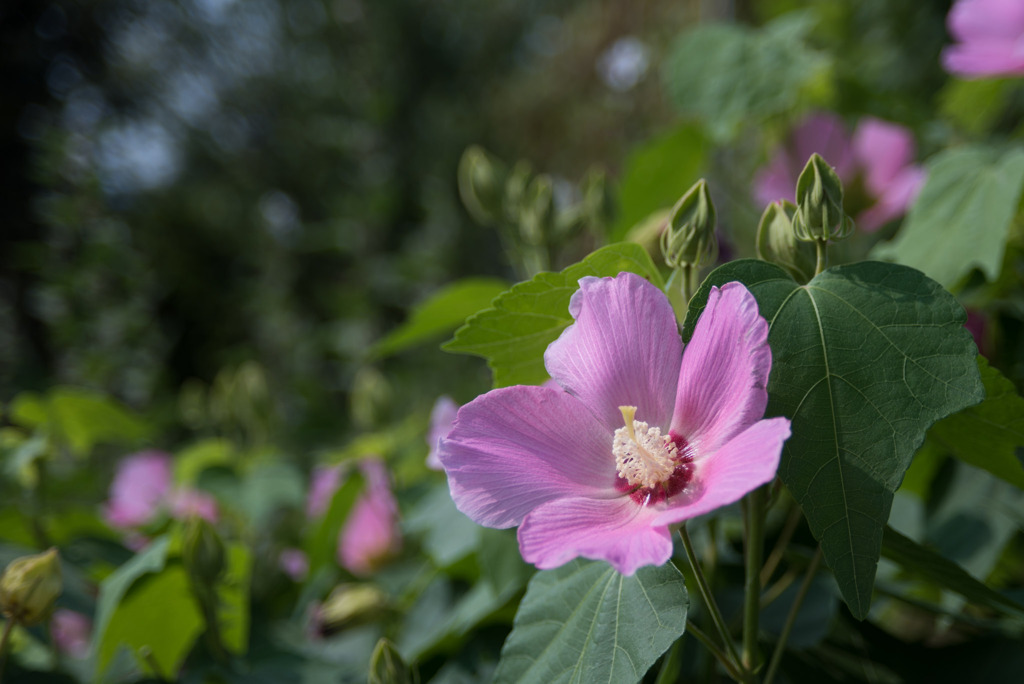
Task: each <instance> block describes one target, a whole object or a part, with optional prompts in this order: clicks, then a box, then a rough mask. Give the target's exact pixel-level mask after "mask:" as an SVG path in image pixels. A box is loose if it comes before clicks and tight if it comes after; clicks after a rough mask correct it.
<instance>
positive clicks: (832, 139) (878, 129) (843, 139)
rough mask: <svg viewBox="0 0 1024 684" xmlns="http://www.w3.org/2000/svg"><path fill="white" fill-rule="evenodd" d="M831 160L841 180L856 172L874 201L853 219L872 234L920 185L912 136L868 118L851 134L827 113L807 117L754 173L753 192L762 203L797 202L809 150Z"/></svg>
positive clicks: (903, 208)
mask: <svg viewBox="0 0 1024 684" xmlns="http://www.w3.org/2000/svg"><path fill="white" fill-rule="evenodd" d="M814 152H817V153H818V154H820V155H821V156H822V157H824V158H825V160H826V161H827V162H828V163H829V164H832V165H833V166H834V168H835V170H836V173H837V174H838V175H839V178H840V179H841V180H842V181H843V183H846V184H849V183H851V182H852V181H853V180H854V179H855V178H857V176H858V175H860V177H861V178H863V181H864V188H865V190H866V191H867V193H868V194H869V195H870V196H871V199H873V200H874V204H872V205H871V206H869V207H867V208H865V209H864V210H863V211H861V212H860V213H859V214H857V217H856V219H855V221H856V223H857V227H858V228H860V229H861V230H864V231H867V232H869V233H873V232H875V231H876V230H878V229H879V228H881V227H882V226H883V225H885V224H886V223H888V222H889V221H891V220H893V219H895V218H898V217H900V216H902V215H903V214H904V213H906V211H907V208H908V207H909V206H910V205H911V204H913V202H914V199H916V197H917V193H918V191H919V190H920V189H921V186H922V185H923V184H924V180H925V171H924V169H923V168H922V167H920V166H918V165H916V164H914V163H913V162H914V155H915V153H916V148H915V145H914V136H913V135H912V134H911V132H910V131H909V130H907V129H906V128H904V127H903V126H900V125H898V124H894V123H889V122H887V121H882V120H881V119H875V118H872V117H866V118H864V119H862V120H861V122H860V123H859V124H858V126H857V130H856V131H854V134H853V137H852V139H851V138H850V136H848V135H847V133H846V129H845V128H844V126H843V122H842V120H841V119H840V118H839V117H837V116H835V115H834V114H829V113H817V114H812V115H811V116H809V117H807V119H805V120H804V122H803V123H801V124H800V125H799V126H798V127H797V128H796V129H795V130H794V131H793V133H792V135H791V136H790V139H789V140H788V141H787V143H786V144H785V145H784V146H782V147H780V148H779V150H778V151H777V152H776V153H775V156H773V157H772V159H771V160H770V161H769V162H768V164H767V165H766V166H765V167H764V168H763V169H761V170H760V171H759V172H758V173H757V175H756V176H755V177H754V196H755V198H756V199H757V201H758V202H759V203H761V204H765V205H767V204H769V203H771V202H775V201H778V200H783V199H785V200H789V201H790V202H795V201H796V195H795V193H796V181H797V178H799V177H800V172H801V171H803V168H804V165H805V164H806V163H807V160H808V158H810V156H811V154H812V153H814Z"/></svg>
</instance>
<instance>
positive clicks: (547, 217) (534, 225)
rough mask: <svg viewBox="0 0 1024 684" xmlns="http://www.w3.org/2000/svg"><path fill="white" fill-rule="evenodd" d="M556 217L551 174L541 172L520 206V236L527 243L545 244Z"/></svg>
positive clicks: (529, 187) (528, 187)
mask: <svg viewBox="0 0 1024 684" xmlns="http://www.w3.org/2000/svg"><path fill="white" fill-rule="evenodd" d="M554 219H555V193H554V185H553V184H552V182H551V176H548V175H547V174H544V173H542V174H540V175H538V176H537V177H536V178H534V179H533V182H531V183H530V184H529V185H528V186H527V188H526V192H525V193H524V194H523V198H522V202H521V203H520V206H519V220H518V221H517V222H516V223H517V225H518V226H519V237H520V238H522V241H523V243H524V244H527V245H543V244H544V241H545V236H547V235H550V233H551V229H552V227H553V225H554Z"/></svg>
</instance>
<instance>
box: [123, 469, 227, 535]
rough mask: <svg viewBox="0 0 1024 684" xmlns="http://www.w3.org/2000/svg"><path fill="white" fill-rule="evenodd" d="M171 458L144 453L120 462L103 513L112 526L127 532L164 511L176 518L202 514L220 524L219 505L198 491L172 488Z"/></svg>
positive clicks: (207, 495) (210, 497)
mask: <svg viewBox="0 0 1024 684" xmlns="http://www.w3.org/2000/svg"><path fill="white" fill-rule="evenodd" d="M172 479H173V475H172V457H171V455H170V454H168V453H165V452H163V451H141V452H139V453H137V454H133V455H131V456H128V457H126V458H124V459H122V460H121V462H120V463H119V464H118V466H117V472H116V473H115V475H114V481H113V482H112V483H111V485H110V498H109V499H108V500H107V504H106V507H105V509H104V513H105V516H106V519H107V522H109V523H110V524H111V525H112V526H114V527H117V528H121V529H128V528H132V527H141V526H143V525H145V524H147V523H149V522H150V521H151V520H152V519H153V518H154V517H155V516H156V515H157V513H159V512H160V511H161V510H165V509H166V510H167V512H168V513H169V514H170V515H171V517H173V518H177V519H183V518H186V517H188V516H190V515H199V516H201V517H203V518H206V519H207V520H209V521H210V522H216V521H217V502H216V500H214V498H213V497H212V496H210V495H209V494H207V493H205V492H202V491H200V490H198V489H190V488H185V487H181V488H172V487H171V482H172Z"/></svg>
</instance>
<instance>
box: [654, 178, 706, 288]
mask: <svg viewBox="0 0 1024 684" xmlns="http://www.w3.org/2000/svg"><path fill="white" fill-rule="evenodd" d="M716 222H717V216H716V214H715V205H714V204H713V203H712V202H711V194H710V193H709V192H708V185H707V183H706V182H705V181H704V179H703V178H702V179H700V180H699V181H697V183H696V184H695V185H694V186H693V187H692V188H690V189H689V190H687V191H686V194H685V195H683V197H682V199H680V200H679V201H678V202H677V203H676V205H675V207H673V208H672V214H671V218H670V219H669V223H668V226H666V227H665V231H664V232H663V233H662V234H661V253H662V255H664V257H665V263H666V264H668V265H669V266H670V267H671V268H679V267H680V266H683V265H687V266H702V265H704V264H709V263H711V262H713V261H714V260H715V259H716V258H718V239H717V238H716V237H715V223H716Z"/></svg>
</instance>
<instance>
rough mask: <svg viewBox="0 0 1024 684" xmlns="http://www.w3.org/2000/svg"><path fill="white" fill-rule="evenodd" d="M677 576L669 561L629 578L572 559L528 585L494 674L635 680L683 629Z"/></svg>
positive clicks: (682, 590)
mask: <svg viewBox="0 0 1024 684" xmlns="http://www.w3.org/2000/svg"><path fill="white" fill-rule="evenodd" d="M688 607H689V600H688V598H687V595H686V584H685V582H684V580H683V576H682V574H681V573H680V572H679V570H677V569H676V567H675V566H674V565H672V564H671V563H668V564H666V565H663V566H661V567H657V568H656V567H644V568H641V569H640V570H638V571H637V573H636V574H635V575H633V576H631V577H625V576H623V575H620V574H619V573H618V572H616V571H615V570H614V569H613V568H612V567H611V566H609V565H608V564H607V563H604V562H600V561H582V560H576V561H573V562H571V563H569V564H567V565H564V566H562V567H560V568H558V569H556V570H547V571H544V572H539V573H537V574H536V575H534V577H533V579H532V580H530V584H529V587H528V588H527V590H526V596H525V597H524V598H523V602H522V603H521V604H520V605H519V613H518V614H517V615H516V619H515V625H514V627H513V628H512V633H511V634H509V635H508V639H507V640H506V641H505V645H504V646H503V647H502V649H501V662H500V663H498V671H497V673H496V674H495V676H494V681H495V682H496V684H501V683H503V682H545V684H556V683H561V682H570V683H579V684H590V682H616V683H621V684H628V683H629V682H636V681H639V680H640V678H641V677H643V676H644V673H645V672H647V670H648V668H650V667H651V665H653V664H654V661H656V660H657V659H658V657H659V656H660V655H661V654H662V653H664V652H665V650H666V649H668V647H669V646H671V645H672V643H673V642H674V641H675V640H676V639H678V638H679V637H680V636H681V635H682V633H683V630H684V628H685V627H686V612H687V608H688Z"/></svg>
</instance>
